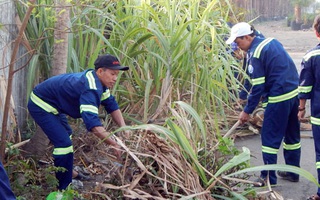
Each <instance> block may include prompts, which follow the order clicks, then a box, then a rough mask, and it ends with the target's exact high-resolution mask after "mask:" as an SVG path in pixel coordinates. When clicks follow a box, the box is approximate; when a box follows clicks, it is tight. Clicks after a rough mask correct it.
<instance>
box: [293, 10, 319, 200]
mask: <svg viewBox="0 0 320 200" xmlns="http://www.w3.org/2000/svg"><path fill="white" fill-rule="evenodd" d="M313 28H314V30H315V34H316V37H317V38H318V39H320V15H318V16H316V17H315V19H314V23H313ZM319 66H320V44H318V45H317V46H316V47H314V48H312V49H311V50H309V51H308V52H307V53H306V54H305V56H304V57H303V59H302V62H301V72H300V81H299V99H300V100H299V114H298V117H299V119H302V118H304V115H305V111H306V109H305V108H306V101H307V99H310V104H311V117H310V121H311V124H312V133H313V138H314V147H315V152H316V169H317V173H318V183H320V143H319V141H320V104H319V99H320V68H319ZM308 199H310V200H312V199H315V200H320V187H319V188H318V191H317V194H315V195H313V196H311V197H309V198H308Z"/></svg>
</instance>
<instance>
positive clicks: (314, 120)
mask: <svg viewBox="0 0 320 200" xmlns="http://www.w3.org/2000/svg"><path fill="white" fill-rule="evenodd" d="M310 122H311V124H314V125H318V126H320V118H316V117H312V116H311V117H310Z"/></svg>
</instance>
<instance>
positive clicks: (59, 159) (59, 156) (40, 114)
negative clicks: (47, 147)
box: [28, 100, 73, 190]
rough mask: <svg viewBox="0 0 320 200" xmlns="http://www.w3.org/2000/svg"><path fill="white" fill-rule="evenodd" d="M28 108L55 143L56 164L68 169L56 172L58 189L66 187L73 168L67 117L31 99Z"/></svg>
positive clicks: (54, 155) (70, 178)
mask: <svg viewBox="0 0 320 200" xmlns="http://www.w3.org/2000/svg"><path fill="white" fill-rule="evenodd" d="M28 110H29V113H30V114H31V116H32V117H33V119H34V121H35V122H36V123H37V124H38V125H39V126H40V127H41V128H42V130H43V132H44V133H45V134H46V135H47V136H48V138H49V140H50V142H51V143H52V144H53V145H54V153H53V158H54V165H55V166H56V167H63V168H65V169H66V171H65V172H61V171H58V172H56V178H57V179H58V181H59V186H58V189H59V190H63V189H66V188H67V187H68V185H69V184H70V183H71V182H72V169H73V147H72V142H71V139H70V136H71V134H72V129H71V127H70V126H69V125H68V122H67V118H66V116H65V115H64V114H57V115H54V114H52V113H48V112H46V111H45V110H43V109H42V108H40V107H38V106H37V105H36V104H34V103H33V102H32V101H31V100H29V102H28Z"/></svg>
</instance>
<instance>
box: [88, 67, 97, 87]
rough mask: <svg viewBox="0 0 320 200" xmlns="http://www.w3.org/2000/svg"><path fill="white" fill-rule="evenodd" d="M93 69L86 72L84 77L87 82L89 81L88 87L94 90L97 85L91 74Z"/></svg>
mask: <svg viewBox="0 0 320 200" xmlns="http://www.w3.org/2000/svg"><path fill="white" fill-rule="evenodd" d="M92 73H93V71H89V72H87V73H86V77H87V79H88V83H89V88H90V89H92V90H96V89H97V86H96V80H95V79H94V76H93V74H92Z"/></svg>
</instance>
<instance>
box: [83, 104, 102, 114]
mask: <svg viewBox="0 0 320 200" xmlns="http://www.w3.org/2000/svg"><path fill="white" fill-rule="evenodd" d="M82 112H92V113H94V114H99V110H98V108H97V107H96V106H93V105H81V106H80V113H82Z"/></svg>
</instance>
